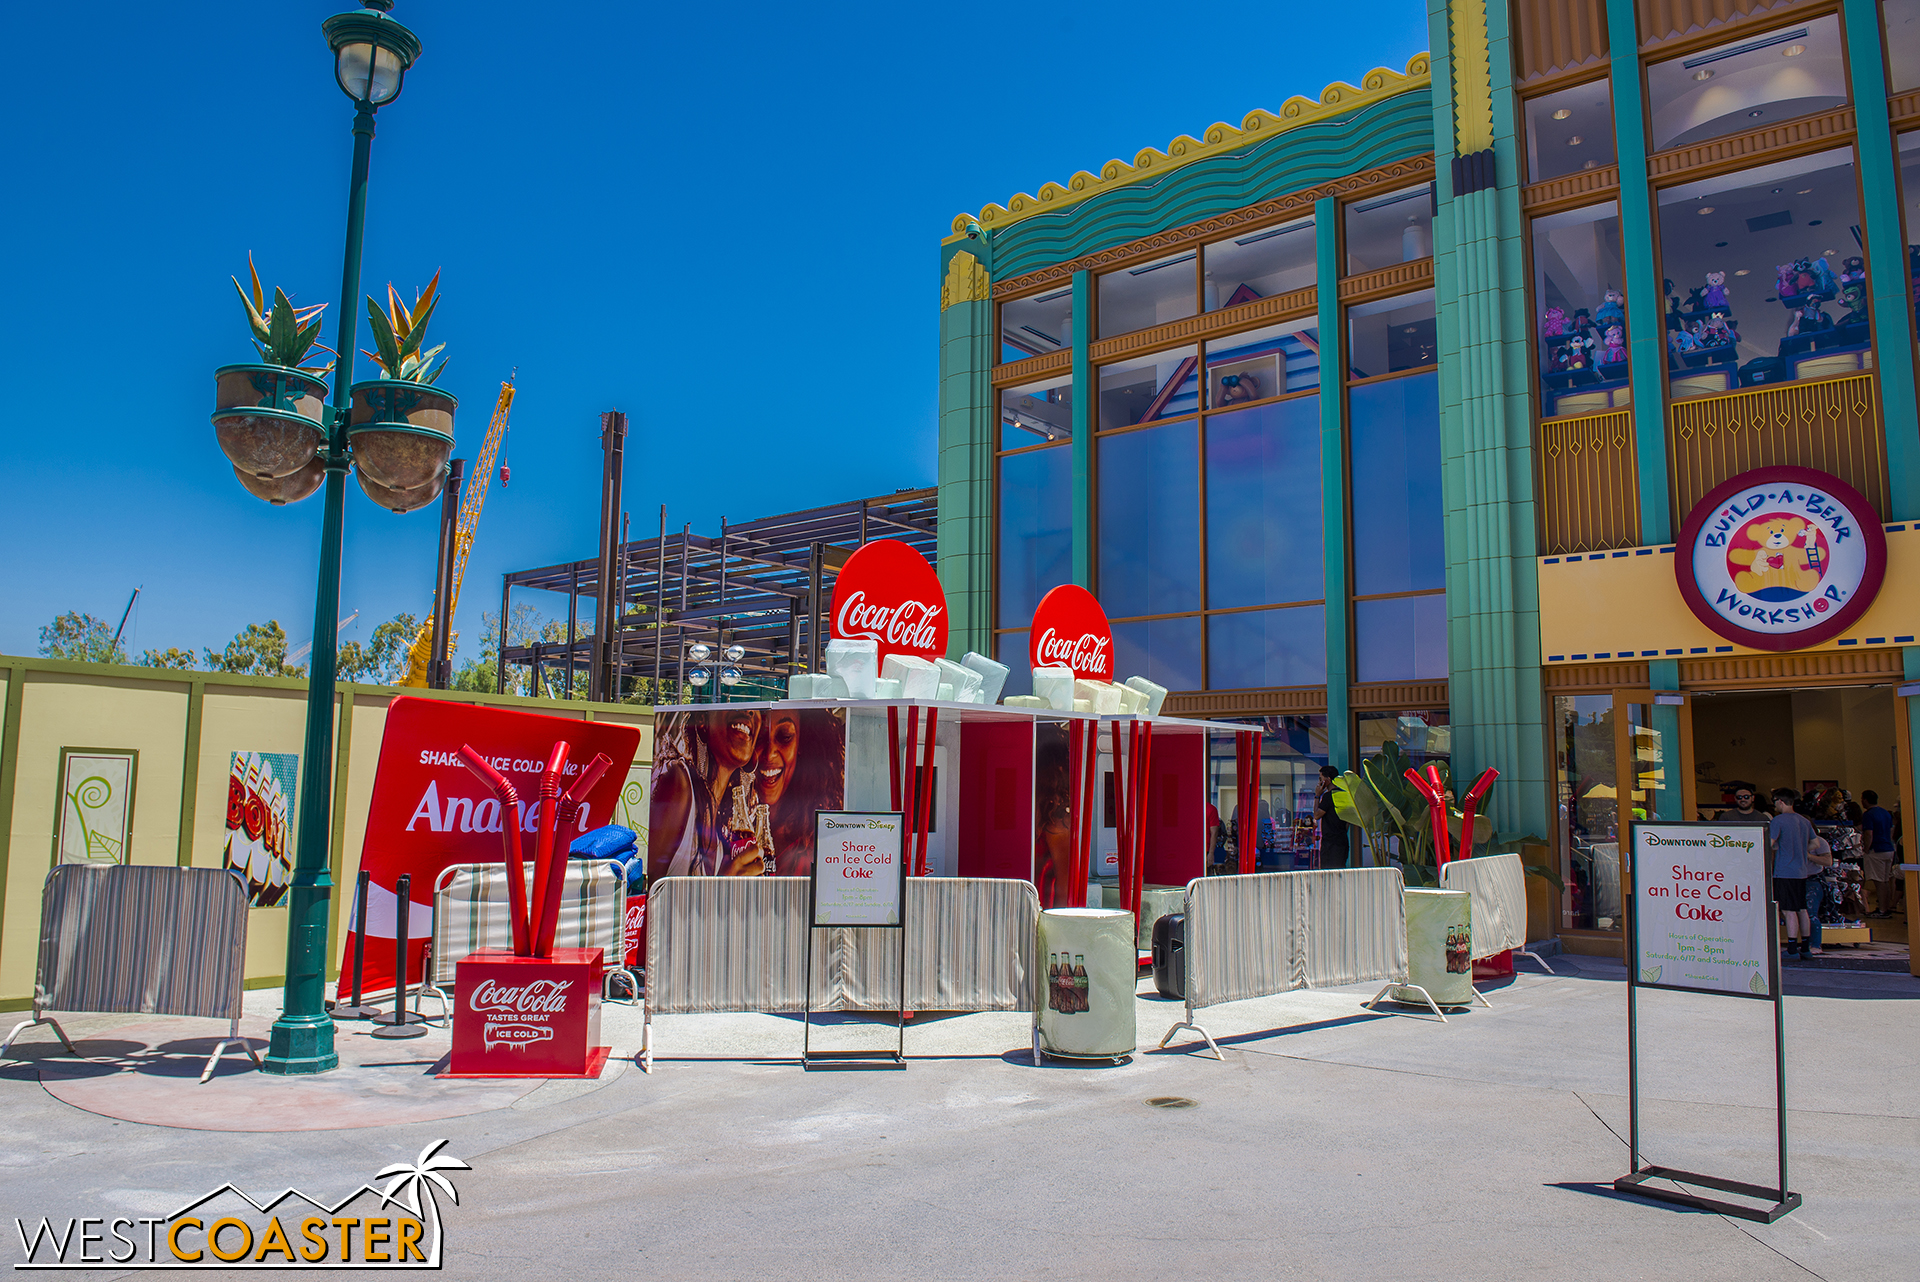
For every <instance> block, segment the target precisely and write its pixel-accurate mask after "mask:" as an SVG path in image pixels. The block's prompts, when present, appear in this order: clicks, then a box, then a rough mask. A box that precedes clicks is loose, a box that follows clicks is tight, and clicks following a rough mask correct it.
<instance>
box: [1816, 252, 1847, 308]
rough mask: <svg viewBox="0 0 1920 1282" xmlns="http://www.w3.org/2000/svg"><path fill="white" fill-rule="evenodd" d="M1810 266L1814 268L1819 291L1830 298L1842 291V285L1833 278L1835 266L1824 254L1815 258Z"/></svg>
mask: <svg viewBox="0 0 1920 1282" xmlns="http://www.w3.org/2000/svg"><path fill="white" fill-rule="evenodd" d="M1810 266H1811V267H1812V268H1813V280H1814V286H1815V288H1817V289H1818V290H1819V292H1821V293H1822V294H1825V295H1826V296H1827V297H1828V298H1832V297H1833V296H1834V295H1835V294H1837V293H1839V292H1840V286H1839V284H1838V283H1837V282H1835V280H1834V278H1833V266H1832V264H1830V263H1828V262H1827V260H1826V258H1825V257H1824V256H1823V257H1820V258H1816V259H1814V260H1813V262H1812V263H1811V264H1810Z"/></svg>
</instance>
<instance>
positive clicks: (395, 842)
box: [339, 698, 640, 992]
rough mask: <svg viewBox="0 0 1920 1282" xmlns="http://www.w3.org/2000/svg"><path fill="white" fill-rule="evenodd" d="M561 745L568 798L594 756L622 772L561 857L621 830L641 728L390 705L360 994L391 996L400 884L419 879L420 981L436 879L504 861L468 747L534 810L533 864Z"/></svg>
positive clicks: (572, 832)
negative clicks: (545, 778)
mask: <svg viewBox="0 0 1920 1282" xmlns="http://www.w3.org/2000/svg"><path fill="white" fill-rule="evenodd" d="M561 740H565V741H566V742H567V743H568V744H569V745H571V751H570V753H569V755H568V758H567V762H568V764H567V768H566V772H565V775H566V777H565V778H564V779H563V780H562V782H561V787H562V788H563V789H564V788H565V787H566V786H567V785H568V784H569V783H571V782H572V780H573V779H574V777H575V776H576V775H578V774H579V773H580V770H581V768H582V767H583V766H585V765H586V764H587V763H588V762H590V761H592V760H593V757H594V754H595V753H602V752H603V753H605V754H606V755H607V756H608V757H609V758H610V759H611V760H612V762H613V765H612V767H611V768H610V769H609V770H608V771H607V773H606V775H605V776H604V777H603V778H602V779H601V780H600V783H599V785H598V786H597V787H595V788H594V789H593V791H592V792H590V793H588V794H587V800H586V802H585V804H583V805H582V806H581V807H580V813H579V814H578V815H577V816H576V817H575V818H574V820H573V822H572V823H569V824H567V825H566V826H565V829H564V831H561V832H559V833H558V834H556V835H555V838H554V845H555V848H556V849H557V850H565V849H566V847H567V845H568V844H569V843H571V842H572V841H573V839H574V838H575V837H577V836H579V835H580V834H581V833H583V832H586V831H588V830H590V829H593V828H598V827H601V826H602V825H604V824H606V823H608V822H610V821H612V820H613V818H614V804H615V802H616V801H617V800H618V799H619V796H620V791H621V788H622V786H623V785H624V784H625V783H626V782H627V770H628V768H629V767H630V766H631V765H632V764H633V758H634V754H635V753H636V752H638V751H639V748H640V731H639V729H638V728H637V727H635V726H624V725H617V724H615V723H613V722H609V721H574V720H571V719H569V718H566V717H543V716H537V715H535V714H533V713H528V712H510V711H508V710H506V709H504V708H476V707H472V706H470V705H467V704H461V703H446V702H442V701H441V700H438V699H410V698H399V699H395V700H394V701H393V703H392V704H391V705H390V706H389V708H388V710H387V728H386V732H385V734H384V735H383V737H382V738H381V740H380V762H379V765H378V767H377V769H376V771H375V774H374V777H373V796H372V798H371V800H370V801H369V802H368V805H367V835H366V841H365V844H364V845H363V846H362V847H361V853H360V866H361V867H362V868H364V869H366V870H367V871H368V872H369V873H371V874H372V880H371V884H370V885H369V886H368V888H367V920H366V923H365V930H366V932H367V950H366V967H365V972H364V978H363V984H364V986H365V988H366V990H367V991H369V992H377V991H379V990H381V989H383V988H390V987H392V986H393V978H394V976H393V945H392V944H391V943H390V942H388V941H391V940H392V939H393V938H394V937H395V926H396V924H397V922H398V919H399V896H398V894H397V893H396V890H395V887H396V885H397V884H398V882H399V878H400V874H402V873H407V874H410V875H411V876H412V878H413V881H412V884H411V886H410V887H409V890H408V898H409V899H410V900H412V903H413V908H412V911H411V913H410V914H409V916H408V919H407V939H408V941H409V945H410V946H409V948H408V955H409V959H408V968H409V971H410V973H411V974H412V975H413V976H414V977H415V978H418V977H419V974H420V959H421V956H422V954H424V953H425V951H426V946H427V933H428V929H429V927H430V926H431V924H432V921H433V883H434V879H435V878H437V877H438V876H439V875H440V873H441V872H442V871H443V870H445V869H446V868H447V867H448V866H449V865H452V864H488V863H500V862H501V861H502V860H503V859H504V858H505V855H504V854H503V852H502V846H501V839H500V834H501V806H500V802H499V801H498V800H496V799H495V797H494V796H493V794H492V792H490V791H489V790H488V788H487V786H486V785H485V784H484V783H482V782H481V781H480V780H479V779H478V778H476V777H475V776H474V774H473V772H472V771H470V770H468V769H467V767H466V765H465V763H463V762H462V761H461V760H460V745H461V744H463V743H470V744H472V745H473V746H474V748H475V750H477V751H478V752H479V753H480V754H481V755H482V756H484V757H486V758H487V760H488V762H489V763H490V764H492V766H493V767H494V769H496V770H498V771H500V772H501V773H502V774H504V775H505V776H506V777H507V780H508V782H510V783H511V784H513V786H514V788H515V789H516V790H517V791H518V792H519V794H520V798H521V800H522V801H524V802H525V803H526V820H525V823H524V831H525V833H526V834H527V835H526V836H525V837H524V838H523V843H524V847H525V850H526V854H527V858H528V863H529V865H531V863H532V855H533V844H534V843H533V834H534V833H535V832H537V831H538V828H539V824H540V773H541V771H543V770H544V769H545V768H546V763H547V757H548V754H549V753H551V752H552V751H553V745H554V744H555V743H557V742H559V741H561ZM339 893H340V896H341V899H342V900H344V902H345V903H346V904H348V905H351V904H352V902H353V892H352V888H351V887H345V888H343V889H342V891H341V892H339ZM350 925H351V926H352V929H350V930H349V931H348V932H347V936H346V943H345V951H344V952H343V953H342V954H341V982H342V983H343V984H344V983H345V982H346V977H347V975H348V973H349V972H350V968H351V967H352V965H353V942H354V934H355V933H356V932H357V931H358V930H359V929H360V928H361V924H360V923H358V922H353V923H350Z"/></svg>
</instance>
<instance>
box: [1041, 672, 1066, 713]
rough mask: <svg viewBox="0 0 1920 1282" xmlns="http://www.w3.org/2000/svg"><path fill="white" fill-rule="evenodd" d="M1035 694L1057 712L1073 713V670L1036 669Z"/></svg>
mask: <svg viewBox="0 0 1920 1282" xmlns="http://www.w3.org/2000/svg"><path fill="white" fill-rule="evenodd" d="M1033 692H1034V693H1035V694H1036V695H1038V696H1039V697H1040V698H1042V699H1045V700H1046V701H1047V706H1048V707H1049V708H1052V709H1053V710H1054V711H1055V712H1072V711H1073V669H1072V668H1064V667H1062V668H1035V669H1034V670H1033Z"/></svg>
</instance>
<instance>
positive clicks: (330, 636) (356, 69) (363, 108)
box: [262, 0, 451, 1074]
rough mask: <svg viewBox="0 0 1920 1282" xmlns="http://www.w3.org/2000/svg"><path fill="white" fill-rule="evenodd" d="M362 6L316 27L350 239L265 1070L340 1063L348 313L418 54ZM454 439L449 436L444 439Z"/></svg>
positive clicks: (393, 25) (397, 30)
mask: <svg viewBox="0 0 1920 1282" xmlns="http://www.w3.org/2000/svg"><path fill="white" fill-rule="evenodd" d="M362 3H364V4H365V5H366V8H365V9H364V10H362V11H360V12H357V13H342V14H336V15H334V16H333V17H331V18H328V19H327V20H326V21H325V22H323V23H322V24H321V30H322V31H323V32H324V33H325V34H326V37H327V44H328V46H329V47H330V48H331V49H332V50H333V54H334V75H335V78H336V79H337V80H338V81H339V83H340V88H341V89H342V90H344V91H345V92H346V94H347V96H348V97H349V98H352V99H353V101H354V106H355V111H354V117H353V177H352V181H351V183H350V185H349V186H348V189H347V247H346V257H345V263H344V265H343V267H342V270H341V274H340V316H339V322H338V329H337V331H336V335H337V337H336V341H337V342H338V343H339V355H338V364H337V365H336V367H335V369H334V381H333V406H332V412H331V415H330V419H331V421H330V422H329V423H328V424H327V425H326V426H327V439H326V443H325V444H324V445H323V446H322V447H321V449H322V453H323V456H324V460H323V461H324V462H325V465H326V471H327V480H326V497H325V504H326V508H325V515H324V517H323V520H322V522H321V532H320V582H319V586H318V589H317V590H316V592H315V593H314V604H313V654H312V658H311V660H310V663H311V666H310V668H309V670H308V673H307V750H306V759H307V771H308V778H309V779H310V780H312V782H311V783H309V784H308V786H307V788H306V789H305V790H304V791H303V793H302V794H301V796H300V827H299V835H298V839H297V843H296V847H295V848H296V851H297V854H296V856H295V862H294V867H293V877H292V881H291V884H290V886H289V889H288V893H287V905H288V917H287V972H286V992H285V998H284V1001H283V1002H282V1009H281V1013H280V1018H279V1019H277V1020H275V1021H274V1023H273V1030H272V1033H271V1034H270V1036H269V1039H268V1045H267V1057H266V1060H265V1062H264V1063H263V1065H262V1067H263V1068H264V1069H265V1070H266V1071H267V1072H269V1073H281V1074H302V1073H324V1072H327V1071H328V1070H330V1069H333V1068H337V1067H339V1065H340V1056H339V1055H338V1054H337V1053H336V1052H335V1051H334V1048H333V1019H332V1017H331V1016H330V1015H328V1013H327V1008H326V1000H325V995H324V989H325V984H326V976H327V921H328V915H329V903H328V899H329V897H330V896H331V894H332V893H333V878H332V876H331V875H330V873H329V871H328V868H327V855H328V850H329V847H330V846H331V844H332V828H333V822H332V810H333V788H332V786H331V779H332V773H333V770H332V766H333V693H334V691H333V685H334V675H335V671H336V669H335V666H334V661H335V657H336V653H335V649H336V647H335V642H336V639H337V638H336V633H335V628H334V623H335V620H336V619H337V618H338V617H339V614H340V550H341V541H342V536H343V533H344V526H345V519H346V500H347V469H348V468H349V467H350V466H351V465H352V461H353V458H352V452H351V449H350V446H349V443H348V439H347V414H348V407H349V405H350V403H351V398H352V388H353V345H354V329H355V325H354V316H355V311H356V304H357V303H358V302H359V299H360V246H361V240H362V236H363V233H364V231H365V227H366V214H367V160H368V154H369V152H370V151H371V150H372V147H373V113H374V112H375V111H376V110H377V109H379V108H380V107H381V106H383V105H385V104H386V103H389V102H392V101H393V100H394V99H395V98H397V97H399V96H400V86H401V83H402V81H403V80H404V79H405V78H406V73H407V68H408V67H410V66H412V65H413V62H414V60H415V59H417V58H418V57H419V56H420V40H419V38H418V37H417V36H415V35H414V34H413V32H411V31H409V30H407V29H406V28H405V27H403V26H401V25H400V24H399V23H398V22H395V21H394V20H393V19H392V18H389V17H387V16H386V11H387V10H389V9H391V8H392V7H393V0H362ZM449 447H451V443H449Z"/></svg>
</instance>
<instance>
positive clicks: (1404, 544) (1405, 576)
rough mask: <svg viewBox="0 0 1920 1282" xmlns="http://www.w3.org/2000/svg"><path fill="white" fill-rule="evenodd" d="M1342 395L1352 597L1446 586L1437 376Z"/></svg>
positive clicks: (1416, 377) (1421, 376)
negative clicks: (1348, 480)
mask: <svg viewBox="0 0 1920 1282" xmlns="http://www.w3.org/2000/svg"><path fill="white" fill-rule="evenodd" d="M1347 395H1348V401H1347V418H1348V449H1349V454H1348V459H1349V474H1350V475H1351V476H1352V478H1353V480H1352V504H1351V506H1352V513H1353V592H1354V595H1355V596H1377V595H1381V594H1384V593H1389V592H1419V591H1423V590H1426V589H1430V588H1443V587H1445V586H1446V582H1447V578H1446V571H1447V559H1446V548H1445V542H1446V539H1445V533H1446V521H1445V507H1444V504H1443V501H1442V496H1441V489H1440V399H1439V397H1440V384H1439V377H1438V375H1436V374H1416V375H1413V376H1411V377H1409V378H1395V379H1388V380H1387V381H1385V382H1380V383H1367V384H1364V385H1362V386H1360V387H1355V388H1352V389H1351V390H1350V391H1349V392H1348V394H1347Z"/></svg>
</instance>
